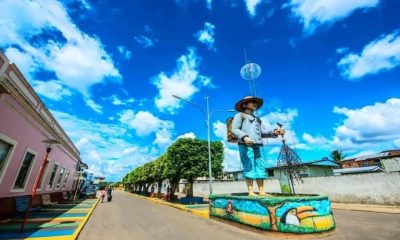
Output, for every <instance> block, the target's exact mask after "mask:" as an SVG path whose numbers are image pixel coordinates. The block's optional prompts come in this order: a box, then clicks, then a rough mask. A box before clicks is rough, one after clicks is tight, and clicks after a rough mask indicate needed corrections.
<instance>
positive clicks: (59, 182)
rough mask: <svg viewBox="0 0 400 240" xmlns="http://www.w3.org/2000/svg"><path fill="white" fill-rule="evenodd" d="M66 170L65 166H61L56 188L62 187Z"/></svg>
mask: <svg viewBox="0 0 400 240" xmlns="http://www.w3.org/2000/svg"><path fill="white" fill-rule="evenodd" d="M64 171H65V168H61V171H60V176H59V177H58V180H57V185H56V188H60V184H61V180H62V178H63V176H64Z"/></svg>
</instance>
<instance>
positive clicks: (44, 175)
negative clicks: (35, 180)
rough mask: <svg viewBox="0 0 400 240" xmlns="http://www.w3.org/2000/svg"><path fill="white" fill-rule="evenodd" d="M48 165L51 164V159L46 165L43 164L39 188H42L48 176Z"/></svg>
mask: <svg viewBox="0 0 400 240" xmlns="http://www.w3.org/2000/svg"><path fill="white" fill-rule="evenodd" d="M48 166H49V161H46V162H45V164H44V166H43V172H42V176H40V180H39V186H38V189H41V188H42V185H43V180H44V179H45V177H46V172H47V167H48Z"/></svg>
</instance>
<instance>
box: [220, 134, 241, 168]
mask: <svg viewBox="0 0 400 240" xmlns="http://www.w3.org/2000/svg"><path fill="white" fill-rule="evenodd" d="M222 143H223V144H224V160H223V166H224V171H240V170H242V169H243V165H242V162H241V161H240V154H239V151H238V149H237V146H234V147H232V146H231V147H229V146H228V144H226V143H225V142H224V141H222Z"/></svg>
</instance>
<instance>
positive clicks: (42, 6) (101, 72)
mask: <svg viewBox="0 0 400 240" xmlns="http://www.w3.org/2000/svg"><path fill="white" fill-rule="evenodd" d="M1 4H2V11H0V32H1V33H2V34H1V36H0V47H4V48H6V50H5V51H6V52H7V51H8V52H13V53H14V54H11V56H16V55H17V54H15V53H16V52H15V48H18V49H20V51H19V54H21V53H23V54H25V55H26V57H25V60H24V61H25V62H22V60H23V59H22V58H21V56H19V58H17V59H15V60H14V59H12V58H11V60H12V61H16V62H17V61H20V62H17V63H18V64H20V63H21V66H23V67H22V69H23V71H26V72H24V74H27V75H29V76H34V74H35V73H37V72H40V71H49V72H51V73H54V74H55V75H56V77H57V78H58V79H59V80H61V81H62V82H63V83H64V84H65V85H66V86H68V87H70V88H74V89H77V90H78V91H80V92H81V93H82V94H83V95H85V96H86V97H88V96H89V95H90V94H89V88H90V87H91V86H93V85H94V84H97V83H101V82H104V80H105V79H106V78H115V79H120V78H121V75H120V73H119V71H118V70H117V69H116V68H115V67H114V64H113V60H112V59H111V57H110V56H109V55H108V53H107V52H106V51H105V50H104V47H103V45H102V44H101V42H100V40H99V39H98V38H97V37H95V36H89V35H88V34H86V33H84V32H82V31H81V30H80V29H79V28H78V27H77V26H76V25H75V24H74V23H73V22H72V20H71V18H70V17H69V15H68V11H67V10H66V9H65V7H64V6H63V5H62V3H60V2H58V1H54V0H47V1H44V0H38V1H13V0H5V1H2V3H1ZM45 33H51V34H48V35H51V36H52V37H51V38H50V39H48V40H47V42H41V43H34V42H32V41H31V39H32V38H33V37H36V36H40V35H41V34H45ZM10 45H12V46H14V49H8V46H10ZM28 63H29V64H28Z"/></svg>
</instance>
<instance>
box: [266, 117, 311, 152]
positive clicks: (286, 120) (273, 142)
mask: <svg viewBox="0 0 400 240" xmlns="http://www.w3.org/2000/svg"><path fill="white" fill-rule="evenodd" d="M297 116H298V111H297V109H285V110H284V111H282V110H277V111H275V112H270V113H268V114H267V115H265V116H262V117H261V120H262V121H263V123H264V124H265V126H266V128H267V129H268V130H271V131H272V130H274V129H276V128H279V127H278V125H277V123H281V124H283V128H284V129H285V130H286V134H285V138H286V142H287V144H290V145H293V146H295V147H296V148H299V149H300V148H305V146H304V145H303V144H300V141H299V140H298V138H297V136H296V133H295V132H294V130H293V129H292V124H293V122H294V120H295V118H296V117H297ZM264 142H265V143H266V144H268V145H270V146H280V145H281V144H282V141H281V138H280V137H278V138H267V139H265V140H264Z"/></svg>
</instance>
